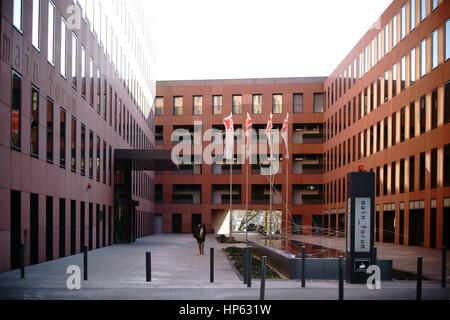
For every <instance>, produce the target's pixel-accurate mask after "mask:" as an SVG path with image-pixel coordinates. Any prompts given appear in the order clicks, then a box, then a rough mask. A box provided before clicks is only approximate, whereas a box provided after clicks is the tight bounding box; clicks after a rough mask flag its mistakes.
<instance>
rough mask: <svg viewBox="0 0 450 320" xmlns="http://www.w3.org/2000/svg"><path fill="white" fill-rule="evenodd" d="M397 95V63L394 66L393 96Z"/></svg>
mask: <svg viewBox="0 0 450 320" xmlns="http://www.w3.org/2000/svg"><path fill="white" fill-rule="evenodd" d="M396 95H397V64H396V63H394V65H393V66H392V97H395V96H396Z"/></svg>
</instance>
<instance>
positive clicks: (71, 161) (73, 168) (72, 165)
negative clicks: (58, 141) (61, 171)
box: [70, 117, 77, 172]
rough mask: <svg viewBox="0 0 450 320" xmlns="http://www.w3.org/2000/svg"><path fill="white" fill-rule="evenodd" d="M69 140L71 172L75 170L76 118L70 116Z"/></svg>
mask: <svg viewBox="0 0 450 320" xmlns="http://www.w3.org/2000/svg"><path fill="white" fill-rule="evenodd" d="M70 129H71V133H72V135H71V139H70V140H71V141H70V147H71V158H70V165H71V169H72V171H73V172H76V171H77V119H76V118H75V117H72V124H71V127H70Z"/></svg>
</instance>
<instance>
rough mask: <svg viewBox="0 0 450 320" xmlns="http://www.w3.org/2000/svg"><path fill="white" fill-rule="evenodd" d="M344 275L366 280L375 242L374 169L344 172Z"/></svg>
mask: <svg viewBox="0 0 450 320" xmlns="http://www.w3.org/2000/svg"><path fill="white" fill-rule="evenodd" d="M347 190H348V198H347V246H346V252H347V264H346V267H347V277H346V280H347V282H349V283H366V281H367V278H368V277H369V276H370V275H368V274H367V273H366V270H367V268H368V267H369V266H370V265H372V264H375V262H374V261H371V248H372V247H373V246H374V239H373V235H374V210H375V173H374V172H364V171H360V172H350V173H349V174H348V175H347Z"/></svg>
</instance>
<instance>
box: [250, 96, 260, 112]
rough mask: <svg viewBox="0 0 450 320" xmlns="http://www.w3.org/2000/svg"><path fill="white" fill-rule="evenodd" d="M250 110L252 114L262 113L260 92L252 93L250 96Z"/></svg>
mask: <svg viewBox="0 0 450 320" xmlns="http://www.w3.org/2000/svg"><path fill="white" fill-rule="evenodd" d="M252 110H253V113H254V114H260V113H262V94H254V95H253V97H252Z"/></svg>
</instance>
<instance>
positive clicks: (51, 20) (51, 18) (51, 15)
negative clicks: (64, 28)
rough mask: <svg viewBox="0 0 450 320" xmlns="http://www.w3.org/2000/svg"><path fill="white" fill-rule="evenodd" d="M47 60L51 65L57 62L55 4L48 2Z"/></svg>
mask: <svg viewBox="0 0 450 320" xmlns="http://www.w3.org/2000/svg"><path fill="white" fill-rule="evenodd" d="M47 44H48V46H47V60H48V62H50V64H51V65H54V64H55V5H54V4H53V2H52V1H49V2H48V37H47Z"/></svg>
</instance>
